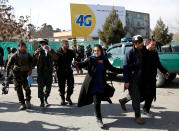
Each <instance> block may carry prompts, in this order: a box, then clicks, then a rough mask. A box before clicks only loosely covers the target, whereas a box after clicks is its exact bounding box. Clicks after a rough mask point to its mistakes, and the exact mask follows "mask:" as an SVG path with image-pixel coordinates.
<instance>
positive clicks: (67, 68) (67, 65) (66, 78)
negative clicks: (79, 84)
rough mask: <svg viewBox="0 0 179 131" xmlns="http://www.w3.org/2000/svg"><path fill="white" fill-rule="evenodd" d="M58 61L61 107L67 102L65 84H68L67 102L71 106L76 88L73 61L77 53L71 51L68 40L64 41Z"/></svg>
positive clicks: (59, 51) (58, 51)
mask: <svg viewBox="0 0 179 131" xmlns="http://www.w3.org/2000/svg"><path fill="white" fill-rule="evenodd" d="M57 55H58V61H57V64H56V66H57V77H58V85H59V92H60V96H61V105H66V104H67V103H66V102H65V84H66V82H67V96H66V101H67V102H68V104H69V105H72V104H73V103H72V101H71V98H70V97H71V95H72V94H73V88H74V77H73V70H72V68H71V67H72V61H73V59H75V60H76V58H75V53H74V51H73V50H70V49H69V43H68V41H67V40H63V41H62V47H61V48H60V49H59V50H57Z"/></svg>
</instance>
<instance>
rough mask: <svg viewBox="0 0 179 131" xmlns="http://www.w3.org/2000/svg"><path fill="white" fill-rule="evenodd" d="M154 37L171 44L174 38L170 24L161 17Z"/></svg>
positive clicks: (163, 42)
mask: <svg viewBox="0 0 179 131" xmlns="http://www.w3.org/2000/svg"><path fill="white" fill-rule="evenodd" d="M153 36H154V38H155V39H156V40H157V41H159V42H161V43H162V44H164V45H165V44H169V43H170V42H171V40H172V38H173V34H172V33H169V31H168V26H166V25H165V24H164V22H163V21H162V19H161V18H160V19H159V20H158V21H157V24H156V26H155V28H154V31H153Z"/></svg>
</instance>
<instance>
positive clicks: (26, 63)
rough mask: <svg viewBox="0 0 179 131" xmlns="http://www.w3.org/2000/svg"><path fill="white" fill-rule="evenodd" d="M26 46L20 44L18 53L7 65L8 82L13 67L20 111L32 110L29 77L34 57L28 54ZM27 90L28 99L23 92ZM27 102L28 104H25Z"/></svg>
mask: <svg viewBox="0 0 179 131" xmlns="http://www.w3.org/2000/svg"><path fill="white" fill-rule="evenodd" d="M26 50H27V48H26V44H25V43H23V42H22V43H20V44H19V45H18V51H17V52H16V53H15V54H14V55H13V56H12V57H11V58H10V59H9V60H8V63H7V73H6V80H8V76H9V72H10V69H11V67H12V66H13V65H14V67H13V74H14V85H15V90H16V91H17V95H18V98H19V103H20V104H21V106H20V108H19V109H20V110H25V109H26V108H28V109H29V108H31V104H30V99H31V90H30V87H29V86H28V81H27V77H28V74H30V73H31V71H32V62H33V59H32V56H31V55H30V54H29V53H27V52H26ZM22 88H24V90H25V94H26V99H24V94H23V90H22ZM25 101H26V104H25Z"/></svg>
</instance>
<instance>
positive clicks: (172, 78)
mask: <svg viewBox="0 0 179 131" xmlns="http://www.w3.org/2000/svg"><path fill="white" fill-rule="evenodd" d="M176 76H177V74H175V73H173V74H170V76H169V77H168V79H167V81H168V82H171V81H173V80H174V79H175V78H176Z"/></svg>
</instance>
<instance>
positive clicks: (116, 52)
mask: <svg viewBox="0 0 179 131" xmlns="http://www.w3.org/2000/svg"><path fill="white" fill-rule="evenodd" d="M108 53H109V54H111V55H112V56H113V57H115V56H119V55H121V54H122V48H121V46H118V47H114V48H112V49H111V50H109V51H108Z"/></svg>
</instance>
